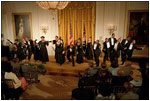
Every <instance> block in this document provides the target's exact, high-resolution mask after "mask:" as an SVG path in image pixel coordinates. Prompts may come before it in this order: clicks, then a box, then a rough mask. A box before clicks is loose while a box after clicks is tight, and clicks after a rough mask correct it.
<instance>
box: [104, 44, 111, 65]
mask: <svg viewBox="0 0 150 101" xmlns="http://www.w3.org/2000/svg"><path fill="white" fill-rule="evenodd" d="M103 52H104V60H103V61H104V62H105V61H106V60H108V58H109V59H110V47H109V48H107V42H104V43H103Z"/></svg>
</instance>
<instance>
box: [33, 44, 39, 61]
mask: <svg viewBox="0 0 150 101" xmlns="http://www.w3.org/2000/svg"><path fill="white" fill-rule="evenodd" d="M39 51H40V50H39V46H38V44H37V43H36V41H33V54H34V60H35V61H37V60H39V54H40V52H39Z"/></svg>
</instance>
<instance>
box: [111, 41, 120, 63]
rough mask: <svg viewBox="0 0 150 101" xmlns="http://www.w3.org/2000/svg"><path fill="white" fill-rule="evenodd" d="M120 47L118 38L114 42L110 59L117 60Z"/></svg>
mask: <svg viewBox="0 0 150 101" xmlns="http://www.w3.org/2000/svg"><path fill="white" fill-rule="evenodd" d="M121 49H122V45H121V38H119V39H118V40H117V41H116V42H115V44H114V48H113V50H112V59H111V61H117V62H118V58H119V56H120V51H121Z"/></svg>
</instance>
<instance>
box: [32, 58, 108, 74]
mask: <svg viewBox="0 0 150 101" xmlns="http://www.w3.org/2000/svg"><path fill="white" fill-rule="evenodd" d="M75 60H76V58H75ZM90 61H91V60H90ZM102 61H103V60H102V57H100V63H101V62H102ZM31 62H34V60H33V58H32V59H31ZM88 62H89V61H88V60H86V59H84V63H82V64H78V63H76V62H75V66H72V63H71V62H68V60H67V58H66V61H65V63H64V64H62V65H59V64H57V63H56V61H55V58H54V56H49V62H46V64H44V65H45V67H46V70H47V72H46V74H49V75H63V76H65V75H70V76H78V73H79V72H83V71H84V70H85V69H87V68H88V67H89V66H88ZM34 63H40V62H39V61H38V62H34ZM93 63H95V61H94V60H93ZM107 65H108V66H109V67H110V62H109V61H108V62H107ZM95 66H96V65H95Z"/></svg>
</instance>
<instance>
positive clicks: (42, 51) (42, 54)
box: [38, 36, 49, 64]
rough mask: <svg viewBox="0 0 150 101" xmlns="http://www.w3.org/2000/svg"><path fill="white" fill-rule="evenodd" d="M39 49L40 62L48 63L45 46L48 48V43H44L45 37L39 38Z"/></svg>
mask: <svg viewBox="0 0 150 101" xmlns="http://www.w3.org/2000/svg"><path fill="white" fill-rule="evenodd" d="M38 44H39V47H40V59H39V60H40V61H42V62H43V63H44V64H45V63H46V62H48V61H49V58H48V53H47V48H46V45H47V46H48V41H45V37H44V36H41V41H40V42H39V43H38Z"/></svg>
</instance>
